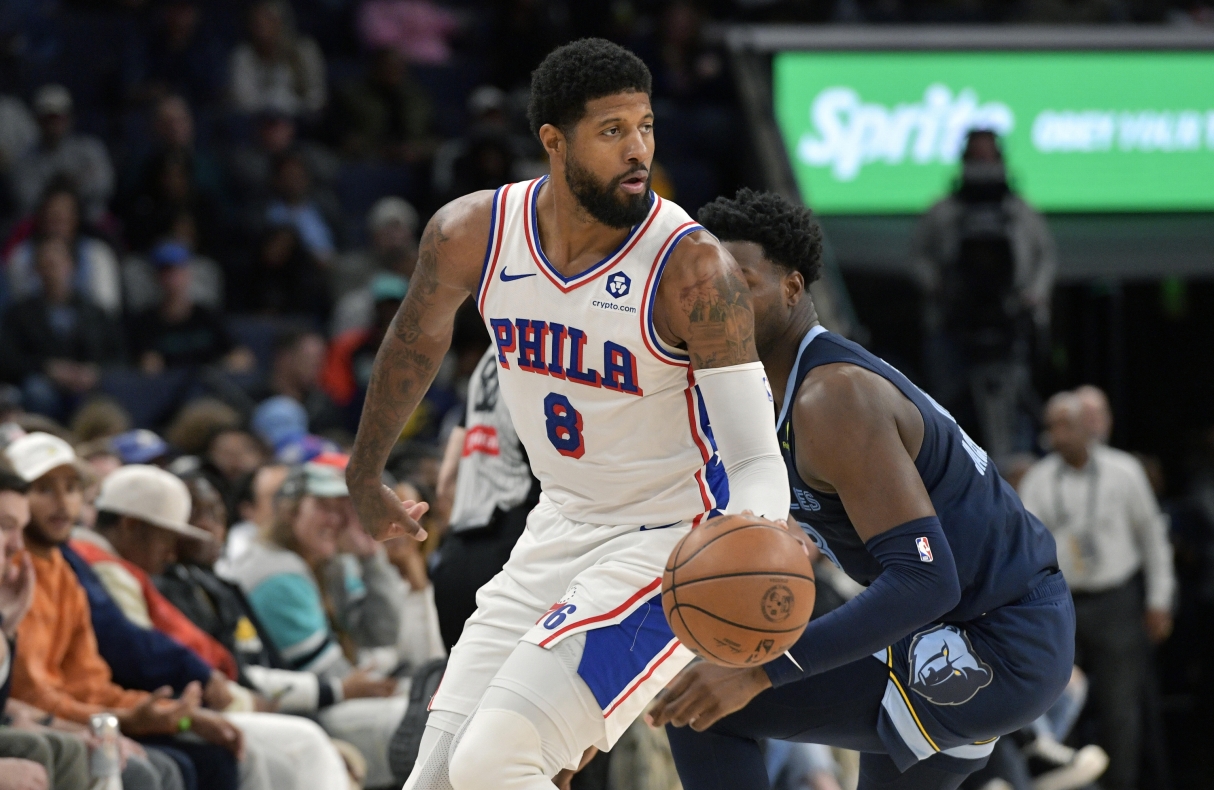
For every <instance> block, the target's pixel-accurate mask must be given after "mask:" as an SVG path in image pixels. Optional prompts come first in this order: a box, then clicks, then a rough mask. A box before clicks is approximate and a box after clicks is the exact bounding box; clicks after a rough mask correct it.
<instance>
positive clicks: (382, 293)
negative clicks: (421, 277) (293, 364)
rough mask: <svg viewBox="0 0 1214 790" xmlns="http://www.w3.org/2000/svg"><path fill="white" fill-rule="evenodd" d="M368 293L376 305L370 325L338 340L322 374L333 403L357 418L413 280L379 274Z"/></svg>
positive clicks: (353, 330) (334, 339)
mask: <svg viewBox="0 0 1214 790" xmlns="http://www.w3.org/2000/svg"><path fill="white" fill-rule="evenodd" d="M368 290H369V291H370V294H369V295H370V302H371V305H372V307H371V309H372V320H371V323H370V325H369V326H366V327H365V328H364V327H358V328H353V329H347V330H346V331H344V332H342V333H341V334H340V335H337V336H336V337H334V338H333V343H332V345H330V347H329V354H328V356H327V358H326V359H325V365H324V369H323V370H322V371H321V384H322V386H323V387H324V389H325V392H326V393H327V394H328V396H329V397H330V398H331V399H332V401H333V403H335V404H337V405H338V406H341V407H344V408H346V409H347V412H348V413H349V414H350V415H352V416H353V417H354V418H355V419H357V412H358V411H361V406H362V400H363V397H364V396H365V394H366V392H367V384H368V382H370V380H371V368H372V366H373V364H374V363H375V355H376V353H378V351H379V345H380V343H382V342H383V340H384V335H386V334H387V333H388V329H389V327H391V326H392V319H393V318H395V317H396V311H397V310H398V309H400V303H401V301H402V300H403V299H404V298H405V294H406V293H408V292H409V281H408V280H406V279H405V278H403V277H399V276H397V275H394V274H379V275H376V277H375V279H374V280H372V281H371V286H370V288H369V289H368ZM355 293H357V291H356V292H355ZM353 295H354V294H351V296H353Z"/></svg>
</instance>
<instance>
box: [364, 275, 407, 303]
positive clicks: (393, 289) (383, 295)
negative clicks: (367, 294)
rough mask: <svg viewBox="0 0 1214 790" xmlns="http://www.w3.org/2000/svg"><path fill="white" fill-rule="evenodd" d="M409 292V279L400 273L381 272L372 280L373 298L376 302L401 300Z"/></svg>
mask: <svg viewBox="0 0 1214 790" xmlns="http://www.w3.org/2000/svg"><path fill="white" fill-rule="evenodd" d="M407 293H409V281H408V280H406V279H405V278H404V277H401V276H400V275H399V274H388V273H386V272H381V273H380V274H377V275H375V277H374V278H372V280H371V300H372V301H374V302H399V301H400V300H402V299H404V298H405V294H407Z"/></svg>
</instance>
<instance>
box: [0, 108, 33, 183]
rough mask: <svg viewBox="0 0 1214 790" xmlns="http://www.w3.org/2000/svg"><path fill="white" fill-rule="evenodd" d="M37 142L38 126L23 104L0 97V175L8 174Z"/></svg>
mask: <svg viewBox="0 0 1214 790" xmlns="http://www.w3.org/2000/svg"><path fill="white" fill-rule="evenodd" d="M37 140H38V124H37V123H36V122H35V121H34V116H33V114H31V113H30V111H29V110H28V109H27V108H26V106H25V102H23V101H21V99H19V98H17V97H16V96H2V95H0V173H6V174H7V173H8V172H9V170H10V169H11V168H12V166H13V163H14V162H16V161H17V159H18V157H20V156H21V155H22V154H24V153H25V152H26V151H28V150H29V149H30V148H32V147H33V145H34V143H35V142H36V141H37Z"/></svg>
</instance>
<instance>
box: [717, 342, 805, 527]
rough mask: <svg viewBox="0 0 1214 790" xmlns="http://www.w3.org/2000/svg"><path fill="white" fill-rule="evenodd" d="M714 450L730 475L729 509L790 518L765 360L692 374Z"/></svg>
mask: <svg viewBox="0 0 1214 790" xmlns="http://www.w3.org/2000/svg"><path fill="white" fill-rule="evenodd" d="M695 377H696V386H697V387H699V390H700V394H701V395H702V396H703V398H704V408H705V409H706V410H707V411H708V422H709V425H711V427H712V436H713V438H714V439H715V440H716V444H717V454H718V455H720V456H721V463H722V464H724V465H725V471H726V473H727V474H728V475H729V506H728V507H726V508H725V512H727V513H741V512H742V511H743V510H749V511H751V512H753V513H756V514H758V515H760V516H763V517H764V518H770V519H783V518H787V517H788V502H789V493H788V472H787V470H786V469H785V468H784V459H783V458H781V457H780V445H779V442H778V441H777V439H776V427H775V409H774V407H773V405H772V404H773V402H774V401H773V400H772V397H771V388H770V387H769V386H768V384H767V376H766V374H765V373H764V372H763V363H761V362H748V363H746V364H744V365H731V366H730V367H727V368H706V369H704V370H697V371H696V372H695Z"/></svg>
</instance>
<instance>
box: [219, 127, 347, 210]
mask: <svg viewBox="0 0 1214 790" xmlns="http://www.w3.org/2000/svg"><path fill="white" fill-rule="evenodd" d="M295 132H296V123H295V119H294V118H292V117H291V116H290V115H288V114H286V113H284V112H281V111H278V110H272V109H267V110H262V111H261V112H259V113H258V114H257V117H256V119H255V122H254V127H253V142H252V143H251V144H243V145H238V146H236V148H235V149H234V150H233V151H232V154H231V156H230V158H229V159H228V162H227V168H228V172H227V178H228V182H229V185H230V188H231V189H232V191H233V192H235V194H236V197H238V198H240V199H241V200H245V201H250V200H264V199H267V198H269V197H270V191H271V182H272V180H273V178H272V177H273V171H274V162H275V161H276V160H277V159H278V157H280V156H282V155H283V154H285V153H287V152H288V151H291V152H294V153H295V154H297V155H298V156H299V157H300V158H302V159H303V161H304V164H305V165H306V166H307V168H308V173H309V174H310V175H311V176H312V180H313V182H314V183H316V184H317V185H318V186H320V187H324V188H328V187H330V186H332V184H333V182H334V180H335V179H336V178H337V172H338V169H339V168H340V166H341V160H339V159H338V158H337V157H336V156H334V155H333V153H332V152H330V151H329V150H328V149H326V148H325V147H324V146H322V145H320V144H318V143H316V142H313V141H311V140H298V139H296V136H295Z"/></svg>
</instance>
